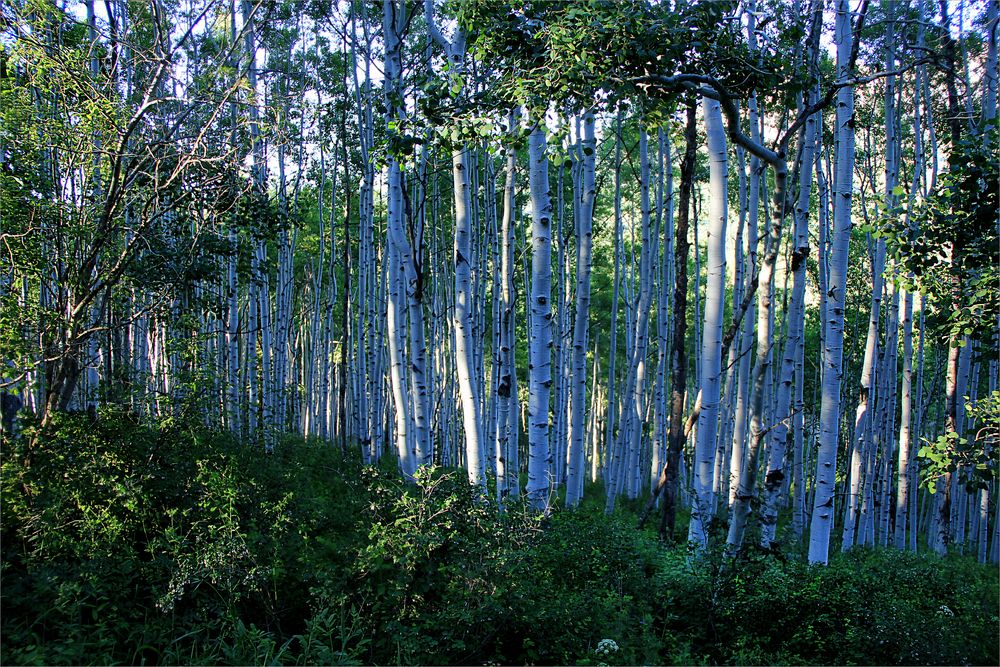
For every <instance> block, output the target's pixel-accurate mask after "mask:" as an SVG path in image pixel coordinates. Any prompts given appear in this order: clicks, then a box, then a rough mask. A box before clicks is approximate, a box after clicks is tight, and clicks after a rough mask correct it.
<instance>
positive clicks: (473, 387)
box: [424, 0, 486, 489]
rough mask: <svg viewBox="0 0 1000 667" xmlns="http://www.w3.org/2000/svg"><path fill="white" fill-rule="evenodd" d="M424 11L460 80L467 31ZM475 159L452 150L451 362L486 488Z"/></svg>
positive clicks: (476, 478) (474, 464)
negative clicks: (477, 332) (442, 24)
mask: <svg viewBox="0 0 1000 667" xmlns="http://www.w3.org/2000/svg"><path fill="white" fill-rule="evenodd" d="M424 15H425V17H426V20H427V29H428V31H429V32H430V35H431V37H432V38H433V39H434V41H436V42H437V43H438V44H440V45H441V48H442V49H444V52H445V56H446V57H447V59H448V63H449V73H450V74H451V75H452V76H454V77H456V78H457V79H458V83H457V84H455V85H458V86H462V87H464V86H465V85H466V84H465V83H464V82H463V81H461V78H462V77H463V76H464V72H465V44H466V35H465V32H464V30H462V29H461V27H460V28H459V29H458V30H456V32H455V34H454V35H453V36H452V38H451V39H450V40H448V39H446V38H445V37H444V35H443V34H442V33H441V30H440V29H439V28H438V26H437V24H436V23H435V19H434V2H433V0H424ZM472 166H473V161H472V160H470V150H469V147H468V145H458V146H455V148H453V149H452V155H451V168H452V178H453V183H454V193H455V246H454V258H455V308H454V324H453V326H454V328H455V355H456V356H455V364H456V369H457V371H458V389H459V398H460V399H461V404H462V424H463V428H464V433H465V458H466V470H467V472H468V476H469V482H470V483H472V484H477V485H479V486H481V487H482V488H483V489H485V488H486V477H485V475H484V474H483V472H484V457H485V453H486V452H485V448H484V446H483V419H482V412H481V406H480V403H479V402H480V396H481V394H482V391H481V390H480V384H481V381H482V380H481V379H482V375H481V374H478V373H476V363H475V350H476V345H475V342H474V340H473V317H474V315H475V308H474V304H473V285H472V263H471V262H472V259H473V258H472V220H471V216H472V215H474V211H473V201H472V199H473V198H472V186H471V183H470V177H471V169H472Z"/></svg>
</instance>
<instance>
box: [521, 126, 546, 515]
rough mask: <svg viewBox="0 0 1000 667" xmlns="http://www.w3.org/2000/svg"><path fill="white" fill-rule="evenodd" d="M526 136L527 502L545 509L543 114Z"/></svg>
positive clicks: (544, 161) (541, 510)
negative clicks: (528, 278) (528, 297)
mask: <svg viewBox="0 0 1000 667" xmlns="http://www.w3.org/2000/svg"><path fill="white" fill-rule="evenodd" d="M533 122H534V127H533V128H532V130H531V134H530V135H529V137H528V161H529V163H528V182H529V185H530V189H531V218H532V220H531V249H532V253H531V325H530V336H529V348H528V380H529V382H528V385H529V387H528V389H529V399H528V485H527V488H526V493H527V496H528V502H529V503H530V505H531V507H532V508H533V509H535V510H536V511H538V512H542V513H547V512H548V508H549V491H550V489H551V480H550V477H549V475H550V473H549V471H550V470H551V468H552V455H551V452H550V449H549V389H550V387H551V386H552V310H551V305H550V303H549V302H550V300H551V297H552V201H551V197H550V193H549V159H548V154H547V148H546V141H545V127H544V124H543V121H542V119H535V120H533Z"/></svg>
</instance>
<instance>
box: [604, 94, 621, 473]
mask: <svg viewBox="0 0 1000 667" xmlns="http://www.w3.org/2000/svg"><path fill="white" fill-rule="evenodd" d="M621 169H622V110H621V109H619V110H618V115H617V117H616V118H615V176H614V179H615V205H614V207H615V213H614V215H615V242H614V254H615V259H614V278H613V281H614V284H613V285H612V293H611V339H610V341H609V343H608V349H609V353H608V400H607V409H606V410H605V413H606V415H607V417H606V420H605V424H604V428H605V432H604V472H605V478H604V479H605V481H604V483H605V486H606V487H608V486H610V482H611V479H612V476H613V475H614V471H615V467H616V466H617V465H618V464H619V462H618V461H616V460H615V420H616V417H617V416H618V399H617V396H616V389H617V385H616V383H617V379H618V378H617V375H616V374H615V366H616V361H617V359H618V294H619V283H620V282H621V278H620V273H621V246H622V187H621ZM605 491H606V492H609V491H610V489H608V488H606V489H605Z"/></svg>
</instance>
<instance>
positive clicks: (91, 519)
mask: <svg viewBox="0 0 1000 667" xmlns="http://www.w3.org/2000/svg"><path fill="white" fill-rule="evenodd" d="M29 443H32V444H31V446H30V447H29ZM355 451H356V450H352V454H351V455H346V456H345V455H343V454H342V453H341V451H340V449H339V448H338V447H331V446H329V445H327V444H318V443H313V442H309V441H303V440H301V439H291V438H290V439H288V440H287V441H285V442H283V443H281V446H278V447H276V448H275V450H274V454H273V455H271V456H269V457H264V458H262V457H261V456H260V454H259V452H258V451H254V450H251V449H249V448H247V447H245V446H243V445H242V444H241V443H239V442H237V441H235V440H234V439H233V438H232V437H231V436H229V435H227V434H220V433H218V432H214V431H209V430H205V429H204V428H203V427H201V426H199V425H197V424H192V423H185V422H184V421H183V420H174V421H170V420H166V421H162V422H161V423H159V424H158V425H155V426H152V425H148V424H143V423H140V422H139V421H138V420H136V419H135V418H133V417H130V416H128V415H125V414H114V413H110V412H107V413H103V414H101V415H100V416H99V418H98V419H97V420H96V422H93V421H92V420H91V419H89V418H87V417H86V416H82V415H76V416H74V415H67V416H60V417H59V419H58V420H57V421H56V422H55V423H53V424H52V425H50V426H48V427H46V429H45V431H44V432H41V433H40V432H38V431H37V430H34V429H33V428H32V427H30V426H29V427H28V428H26V429H25V430H24V431H23V432H22V434H21V435H20V436H19V437H17V438H11V437H8V438H5V439H4V441H3V451H2V454H3V457H2V461H3V463H2V466H3V467H2V485H3V493H2V562H3V570H2V581H3V587H2V610H0V611H2V614H0V618H2V627H0V636H2V644H0V663H2V664H5V665H12V664H43V663H44V664H112V663H118V664H359V663H363V664H369V663H370V664H395V663H401V664H427V663H430V664H494V663H508V664H553V663H558V664H599V663H604V664H802V663H808V664H856V663H870V664H993V665H995V664H997V663H998V660H1000V656H998V647H997V632H998V616H997V613H998V610H997V605H998V584H997V576H996V574H997V573H996V568H995V566H983V565H979V564H977V563H976V562H975V560H974V558H973V557H971V556H963V555H961V554H957V553H952V554H950V555H949V556H948V557H947V558H944V559H942V558H940V557H938V556H936V555H933V554H923V553H920V554H912V553H909V552H904V551H899V550H893V549H868V548H858V549H854V550H852V551H849V552H847V553H846V554H841V555H838V556H834V557H833V558H832V559H831V562H830V564H829V566H828V567H823V566H815V565H808V564H807V563H806V562H805V558H804V554H803V553H800V552H799V551H789V552H781V551H779V550H777V549H776V550H772V551H769V552H764V551H753V550H744V552H743V554H742V555H741V556H740V557H739V558H738V559H736V560H726V559H725V558H724V557H723V556H722V555H721V554H712V553H709V554H707V555H704V556H697V557H695V556H692V555H690V554H689V553H688V551H687V549H686V547H684V546H679V545H674V546H668V545H665V544H663V543H662V542H661V541H660V540H659V539H658V538H657V537H656V534H655V530H654V529H652V528H650V529H646V530H638V529H636V527H635V524H636V519H637V515H636V510H637V509H638V508H637V507H636V506H628V505H625V506H622V507H619V508H618V509H617V510H616V512H615V513H614V514H612V515H606V514H605V513H604V511H603V507H599V506H597V505H596V504H594V505H587V504H586V502H585V503H584V505H583V506H582V507H580V508H579V509H577V510H574V511H568V510H555V511H554V512H553V513H552V514H551V515H550V516H549V517H547V518H539V516H538V515H537V514H536V513H533V512H531V511H528V510H526V509H525V508H524V507H522V506H521V505H518V504H516V503H513V502H512V503H510V504H508V505H507V506H506V507H504V508H502V509H501V508H498V507H497V506H496V504H495V501H493V500H489V499H483V498H481V497H479V495H478V491H477V490H476V487H473V486H470V485H469V484H468V482H467V481H466V478H465V474H464V472H463V471H461V470H458V469H455V470H451V469H444V468H428V469H423V470H422V471H421V472H419V473H418V476H417V479H416V482H415V483H414V484H410V485H408V484H407V483H405V482H404V481H402V480H401V479H400V478H399V475H398V474H397V471H396V469H395V468H396V465H395V461H394V459H392V457H386V461H387V462H386V465H384V466H382V467H379V466H367V467H365V466H362V465H361V462H360V460H355V458H358V459H359V458H360V457H355V456H353V454H354V452H355ZM391 459H392V460H391ZM601 495H602V494H600V493H593V494H588V496H590V497H592V498H600V497H601ZM591 502H593V503H596V502H597V501H591ZM682 518H683V517H682ZM724 529H725V528H724V526H713V530H724ZM779 532H780V530H779ZM798 548H799V547H796V549H798ZM602 640H611V641H610V642H609V641H603V642H602ZM599 646H600V651H598V647H599Z"/></svg>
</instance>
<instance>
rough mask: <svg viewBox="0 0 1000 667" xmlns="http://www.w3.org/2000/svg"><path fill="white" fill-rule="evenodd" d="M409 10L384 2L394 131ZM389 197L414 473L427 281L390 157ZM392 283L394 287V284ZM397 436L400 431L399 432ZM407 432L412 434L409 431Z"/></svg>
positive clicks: (421, 438) (426, 442)
mask: <svg viewBox="0 0 1000 667" xmlns="http://www.w3.org/2000/svg"><path fill="white" fill-rule="evenodd" d="M407 23H408V21H407V17H406V8H405V6H403V5H402V3H400V4H399V5H397V4H396V2H395V0H385V2H384V5H383V29H384V34H385V95H386V103H387V105H388V112H389V113H388V118H387V122H388V123H389V127H390V131H392V130H393V128H394V127H395V124H396V123H397V122H398V121H400V120H401V119H402V118H403V116H404V114H405V111H406V110H405V106H404V103H403V98H402V85H401V84H402V82H401V77H402V39H403V38H402V30H403V28H404V27H405V26H406V25H407ZM387 180H388V190H389V192H388V197H387V220H386V228H387V229H386V232H387V234H388V237H389V243H390V244H391V246H392V247H393V249H394V250H395V252H396V254H397V255H398V257H399V261H400V263H401V264H402V272H403V277H404V279H405V287H406V311H407V326H408V329H407V331H408V332H409V342H410V352H409V359H408V362H409V364H408V368H407V371H408V373H409V376H410V384H411V387H412V388H413V391H414V394H415V395H414V396H412V397H411V396H408V392H407V391H406V389H405V382H406V378H405V376H403V374H402V373H398V374H397V375H396V376H394V377H393V382H400V383H403V384H402V385H401V386H398V387H394V388H393V398H394V404H395V409H396V411H397V418H396V421H397V424H398V423H399V421H400V417H399V414H403V415H409V407H410V406H411V405H412V409H413V431H414V433H413V445H412V447H413V452H412V456H414V457H415V462H414V469H415V467H416V466H419V465H424V464H426V463H430V458H431V455H432V450H431V446H430V438H429V429H428V425H427V417H428V413H429V399H428V394H427V383H426V375H425V370H426V354H427V350H426V344H425V342H424V316H423V304H422V298H423V278H422V274H421V270H422V269H421V267H419V265H418V258H417V257H416V255H415V251H414V248H413V246H411V244H410V240H409V239H408V238H407V234H406V229H405V228H404V224H403V216H404V193H403V182H402V181H403V176H402V171H401V169H400V164H399V160H398V158H397V157H396V156H395V155H393V154H391V153H390V154H389V156H388V179H387ZM390 282H391V281H390ZM388 335H389V336H390V337H393V336H401V335H402V333H401V331H400V329H399V328H398V327H396V328H394V327H392V326H389V327H388ZM396 345H397V346H398V347H400V346H402V341H397V342H396ZM397 430H398V426H397ZM407 431H409V429H407ZM402 445H403V443H402V442H400V440H399V434H398V433H397V449H398V448H399V447H400V446H402Z"/></svg>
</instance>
